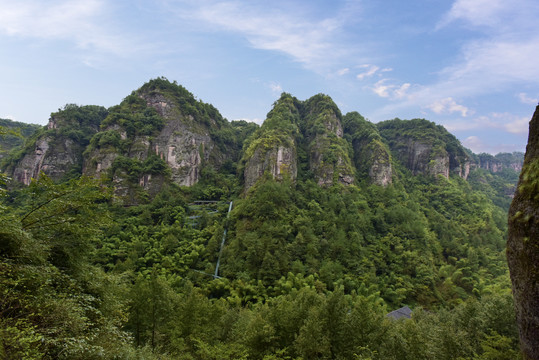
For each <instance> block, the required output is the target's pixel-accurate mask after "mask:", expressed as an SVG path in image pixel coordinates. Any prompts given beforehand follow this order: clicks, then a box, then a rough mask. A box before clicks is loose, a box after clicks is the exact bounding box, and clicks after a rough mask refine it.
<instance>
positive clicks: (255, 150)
mask: <svg viewBox="0 0 539 360" xmlns="http://www.w3.org/2000/svg"><path fill="white" fill-rule="evenodd" d="M298 103H299V102H298V100H297V99H295V98H293V97H292V96H290V95H288V94H283V95H282V96H281V98H280V99H279V100H278V101H277V102H276V103H275V105H274V107H273V109H272V110H271V111H270V112H269V113H268V116H267V119H266V121H264V124H263V125H262V126H261V128H260V129H259V130H258V131H256V132H255V133H254V134H253V135H252V137H251V139H250V140H249V141H248V143H247V144H246V146H245V153H244V156H243V162H244V163H245V168H244V173H243V176H244V183H245V184H244V186H245V190H248V189H249V188H250V187H252V186H253V185H254V184H255V183H256V182H257V181H258V179H260V178H261V177H262V176H263V175H264V174H265V173H266V172H268V173H269V174H270V175H271V177H273V178H274V179H282V178H283V177H284V176H289V177H290V178H291V179H292V180H294V179H295V178H296V177H297V173H298V155H297V142H296V137H297V135H298V134H299V128H298V122H299V121H300V114H299V110H298V106H297V105H298Z"/></svg>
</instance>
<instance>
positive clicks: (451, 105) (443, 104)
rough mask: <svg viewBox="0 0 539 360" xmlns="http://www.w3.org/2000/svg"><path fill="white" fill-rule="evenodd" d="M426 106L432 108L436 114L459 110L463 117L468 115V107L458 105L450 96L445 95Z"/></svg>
mask: <svg viewBox="0 0 539 360" xmlns="http://www.w3.org/2000/svg"><path fill="white" fill-rule="evenodd" d="M426 108H428V109H430V110H432V111H433V112H434V113H436V114H451V113H454V112H460V114H461V115H462V116H464V117H466V116H467V115H468V112H469V109H468V108H467V107H466V106H464V105H459V104H457V103H456V101H455V100H453V98H451V97H447V98H444V99H441V100H437V101H435V102H433V103H432V104H430V105H427V106H426Z"/></svg>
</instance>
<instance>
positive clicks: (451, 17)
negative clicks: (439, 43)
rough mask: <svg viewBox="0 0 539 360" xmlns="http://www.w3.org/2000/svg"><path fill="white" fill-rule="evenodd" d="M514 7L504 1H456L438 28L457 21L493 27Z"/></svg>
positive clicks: (512, 3)
mask: <svg viewBox="0 0 539 360" xmlns="http://www.w3.org/2000/svg"><path fill="white" fill-rule="evenodd" d="M514 1H515V0H514ZM516 6H517V5H515V4H514V2H508V1H505V0H457V1H455V2H454V3H453V6H452V7H451V10H449V12H448V13H447V14H446V15H445V16H444V18H443V19H442V21H441V22H440V23H439V24H438V27H439V28H440V27H443V26H446V25H447V24H449V23H450V22H452V21H456V20H459V19H460V20H464V21H467V22H468V23H470V24H471V25H473V26H494V25H495V24H497V23H499V22H500V17H502V15H503V14H504V13H506V12H508V11H509V12H511V10H512V8H514V7H516Z"/></svg>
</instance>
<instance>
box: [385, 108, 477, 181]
mask: <svg viewBox="0 0 539 360" xmlns="http://www.w3.org/2000/svg"><path fill="white" fill-rule="evenodd" d="M378 129H379V130H380V134H381V135H382V137H383V138H384V139H385V140H386V141H387V142H388V144H389V146H390V148H391V151H392V152H393V154H394V155H395V157H396V158H397V159H398V160H399V161H400V162H401V163H402V164H403V165H404V166H405V167H406V168H407V169H408V170H410V171H411V172H412V174H413V175H418V174H422V175H427V176H437V175H442V176H444V177H446V178H449V175H450V174H455V175H458V176H460V177H462V178H463V179H466V178H467V177H468V174H469V173H470V165H471V159H470V156H469V155H468V154H467V153H466V151H465V150H464V148H463V147H462V146H461V145H460V143H459V141H458V140H457V139H456V138H455V137H454V136H453V135H451V134H450V133H448V132H447V130H445V129H444V128H443V127H442V126H439V125H436V124H434V123H432V122H430V121H427V120H424V119H413V120H400V119H394V120H388V121H383V122H381V123H379V124H378Z"/></svg>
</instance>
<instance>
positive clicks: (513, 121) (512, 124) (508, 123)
mask: <svg viewBox="0 0 539 360" xmlns="http://www.w3.org/2000/svg"><path fill="white" fill-rule="evenodd" d="M493 116H494V117H496V118H497V120H499V121H500V122H501V123H502V124H503V128H504V129H505V131H507V132H510V133H512V134H527V133H528V124H529V123H530V119H529V118H528V117H523V116H515V115H512V114H508V113H502V114H493Z"/></svg>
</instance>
